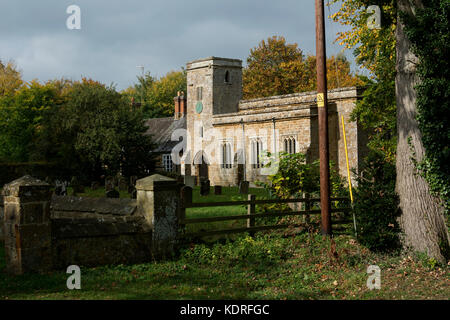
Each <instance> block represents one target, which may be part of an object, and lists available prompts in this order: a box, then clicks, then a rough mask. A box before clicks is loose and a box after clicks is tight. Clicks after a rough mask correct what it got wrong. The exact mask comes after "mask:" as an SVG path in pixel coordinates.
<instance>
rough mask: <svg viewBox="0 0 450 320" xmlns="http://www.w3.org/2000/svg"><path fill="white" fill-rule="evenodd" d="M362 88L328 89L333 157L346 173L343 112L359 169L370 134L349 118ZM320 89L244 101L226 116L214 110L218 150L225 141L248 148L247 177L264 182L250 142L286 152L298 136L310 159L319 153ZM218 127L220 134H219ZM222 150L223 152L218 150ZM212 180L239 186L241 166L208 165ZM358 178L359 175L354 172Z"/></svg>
mask: <svg viewBox="0 0 450 320" xmlns="http://www.w3.org/2000/svg"><path fill="white" fill-rule="evenodd" d="M358 96H359V91H358V89H357V88H341V89H336V90H330V91H329V105H328V108H329V110H328V126H329V141H330V149H329V151H330V160H331V161H333V162H334V164H335V166H336V167H335V168H336V169H337V170H338V171H339V173H340V174H341V175H342V176H344V177H346V175H347V163H346V156H345V146H344V138H343V132H342V119H341V117H342V116H343V117H344V122H345V128H346V138H347V146H348V154H349V165H350V168H355V169H356V170H357V171H359V169H360V165H361V160H362V159H363V157H364V156H365V154H366V152H367V146H366V143H367V137H366V134H365V133H364V132H363V131H362V130H361V129H360V128H359V127H358V125H357V123H356V122H352V121H350V113H351V112H352V110H353V108H354V106H355V103H356V101H357V99H358ZM315 97H316V94H315V92H307V93H298V94H290V95H286V96H275V97H269V98H261V99H253V100H244V101H241V102H240V104H239V111H238V112H235V113H229V114H226V115H214V116H213V127H214V128H215V129H216V132H215V134H216V136H218V137H219V139H218V140H216V141H215V143H216V146H217V149H219V148H220V145H221V139H222V138H221V137H226V138H224V139H222V140H223V141H228V142H231V144H232V146H233V153H234V155H235V156H236V153H237V151H238V150H240V149H244V150H245V159H246V166H245V168H246V178H247V180H248V181H265V180H266V178H267V176H266V175H263V174H261V172H262V170H261V169H259V168H254V167H253V166H252V165H251V164H250V153H251V148H250V143H251V140H252V139H254V138H257V137H258V138H260V139H261V140H262V142H263V149H264V150H267V151H269V152H271V153H274V152H275V153H276V152H279V151H284V146H283V141H284V139H285V138H286V137H294V138H295V141H296V144H295V150H296V152H303V153H305V154H306V155H307V160H308V161H310V162H311V161H313V160H316V159H318V158H319V149H318V144H319V138H318V117H317V107H316V105H315ZM217 132H218V133H217ZM216 152H219V151H216ZM209 168H210V170H209V175H210V180H211V183H212V184H213V185H236V183H237V180H238V179H237V176H238V166H237V164H236V163H234V164H233V167H232V168H226V169H225V168H222V167H221V166H220V165H218V164H211V165H210V166H209ZM352 179H353V181H354V180H355V177H354V176H353V177H352Z"/></svg>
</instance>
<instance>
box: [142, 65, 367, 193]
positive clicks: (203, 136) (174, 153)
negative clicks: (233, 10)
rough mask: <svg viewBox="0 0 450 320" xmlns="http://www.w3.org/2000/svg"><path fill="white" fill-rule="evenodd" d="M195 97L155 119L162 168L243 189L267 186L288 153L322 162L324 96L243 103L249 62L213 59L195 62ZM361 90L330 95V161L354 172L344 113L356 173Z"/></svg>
mask: <svg viewBox="0 0 450 320" xmlns="http://www.w3.org/2000/svg"><path fill="white" fill-rule="evenodd" d="M186 70H187V97H186V95H184V93H183V94H179V95H178V96H177V97H175V99H174V100H175V115H174V117H170V118H163V119H149V120H148V121H147V125H148V127H149V130H148V134H152V135H153V137H154V140H155V142H156V143H157V144H158V147H157V149H156V150H154V152H156V153H157V154H159V155H160V156H161V157H160V160H161V161H160V166H161V169H163V170H165V171H177V172H178V173H179V174H181V175H184V176H186V177H189V176H194V177H196V178H195V180H196V182H197V183H198V182H199V181H200V180H201V179H208V180H210V183H211V185H222V186H229V185H231V186H235V185H239V183H240V182H241V181H249V182H250V183H252V182H253V183H254V182H256V181H264V180H265V179H266V178H267V175H268V174H271V173H273V170H276V167H273V168H272V169H273V170H272V171H271V170H269V169H267V164H268V163H272V164H274V163H276V155H277V154H279V153H280V152H286V153H297V152H302V153H304V154H306V156H307V161H313V160H315V159H318V158H319V150H318V116H317V102H316V92H304V93H293V94H288V95H283V96H272V97H266V98H259V99H252V100H242V61H241V60H237V59H227V58H217V57H210V58H206V59H200V60H195V61H192V62H189V63H187V68H186ZM360 94H361V91H360V89H358V88H356V87H350V88H339V89H334V90H330V91H329V92H328V117H329V118H328V121H329V143H330V160H331V161H333V162H334V164H335V165H336V169H338V170H339V173H340V174H341V175H342V176H344V177H345V176H346V175H347V167H346V156H345V147H344V137H343V131H342V118H341V117H342V116H343V117H344V123H345V129H346V139H347V147H348V154H349V163H350V168H355V169H356V170H357V171H359V168H360V165H361V160H362V159H363V157H364V155H365V154H366V151H367V147H366V143H367V138H366V134H365V133H364V131H363V130H362V129H361V128H360V127H359V126H358V124H357V123H356V122H351V121H350V113H351V112H352V110H353V108H354V106H355V103H356V101H357V99H358V97H359V95H360ZM274 168H275V169H274Z"/></svg>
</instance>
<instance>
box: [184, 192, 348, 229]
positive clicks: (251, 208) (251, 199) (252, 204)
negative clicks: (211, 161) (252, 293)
mask: <svg viewBox="0 0 450 320" xmlns="http://www.w3.org/2000/svg"><path fill="white" fill-rule="evenodd" d="M331 201H344V202H348V203H350V199H348V198H331ZM281 203H305V210H301V211H273V212H266V213H256V205H262V204H281ZM314 203H320V199H319V198H308V197H305V198H298V199H268V200H267V199H265V200H256V196H255V195H252V194H249V195H248V200H240V201H226V202H198V203H193V202H192V188H190V187H183V188H182V190H181V212H180V227H181V230H182V237H184V238H193V237H204V236H213V235H219V234H232V233H243V232H249V233H250V234H254V233H255V232H257V231H264V230H272V229H283V228H287V227H296V226H300V225H296V224H277V225H264V226H256V225H255V219H256V218H266V217H286V216H306V217H309V215H314V214H318V215H320V214H321V210H320V209H317V210H312V209H311V208H313V204H314ZM236 205H246V206H247V214H245V215H232V216H217V217H208V218H186V209H188V208H205V207H225V206H236ZM350 211H351V208H350V207H345V208H333V209H331V213H344V212H350ZM230 220H247V226H246V227H244V228H233V229H221V230H212V231H202V232H195V233H186V232H185V229H186V225H188V224H194V223H209V222H219V221H230ZM351 222H352V221H351V220H339V221H333V219H332V225H339V224H347V223H351Z"/></svg>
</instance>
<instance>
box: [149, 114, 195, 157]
mask: <svg viewBox="0 0 450 320" xmlns="http://www.w3.org/2000/svg"><path fill="white" fill-rule="evenodd" d="M145 124H146V125H147V127H148V130H147V132H146V134H148V135H151V136H152V141H153V142H154V143H155V144H156V148H155V149H154V150H153V152H158V153H170V152H171V151H172V149H173V148H174V147H175V146H176V145H177V144H178V143H179V142H178V141H171V137H172V133H173V132H174V131H175V130H177V129H186V117H182V118H180V119H179V120H175V119H174V117H169V118H153V119H147V120H146V121H145Z"/></svg>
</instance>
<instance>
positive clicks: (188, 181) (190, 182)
mask: <svg viewBox="0 0 450 320" xmlns="http://www.w3.org/2000/svg"><path fill="white" fill-rule="evenodd" d="M184 185H185V186H187V187H191V188H194V186H195V176H190V175H185V176H184Z"/></svg>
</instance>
